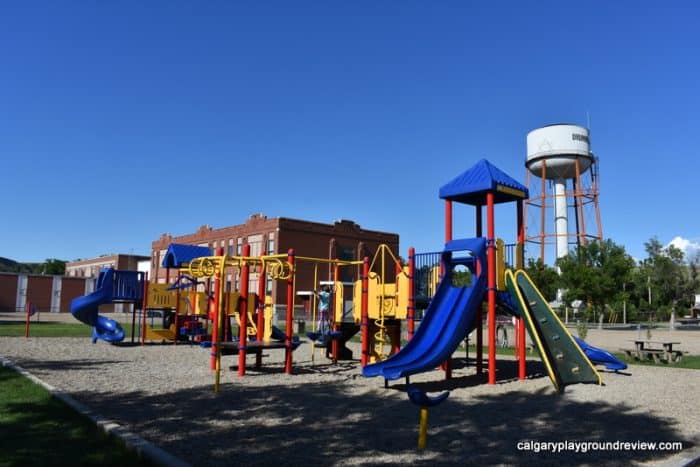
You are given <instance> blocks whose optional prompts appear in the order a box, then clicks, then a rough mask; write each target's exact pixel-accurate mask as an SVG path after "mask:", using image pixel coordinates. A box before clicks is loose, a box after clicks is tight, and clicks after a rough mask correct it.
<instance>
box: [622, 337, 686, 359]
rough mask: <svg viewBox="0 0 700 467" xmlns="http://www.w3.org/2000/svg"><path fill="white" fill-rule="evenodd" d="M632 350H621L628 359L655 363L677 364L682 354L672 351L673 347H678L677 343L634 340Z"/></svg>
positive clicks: (678, 343)
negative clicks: (648, 360)
mask: <svg viewBox="0 0 700 467" xmlns="http://www.w3.org/2000/svg"><path fill="white" fill-rule="evenodd" d="M632 342H634V350H630V349H622V350H623V351H624V352H625V353H626V354H627V356H628V357H634V358H636V359H637V360H647V359H653V360H654V361H655V362H656V363H659V362H660V361H662V360H663V361H665V362H667V363H677V362H680V361H681V358H682V357H683V352H682V351H680V350H677V349H676V350H674V349H673V346H674V345H680V342H677V341H650V340H634V341H632Z"/></svg>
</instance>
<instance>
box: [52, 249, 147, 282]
mask: <svg viewBox="0 0 700 467" xmlns="http://www.w3.org/2000/svg"><path fill="white" fill-rule="evenodd" d="M150 259H151V258H150V257H148V256H140V255H126V254H109V255H102V256H98V257H97V258H90V259H77V260H75V261H69V262H67V263H66V273H65V275H66V276H67V277H97V275H98V274H99V273H100V269H102V268H114V269H121V270H127V271H137V270H138V266H139V262H141V261H149V260H150Z"/></svg>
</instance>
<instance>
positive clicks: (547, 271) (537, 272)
mask: <svg viewBox="0 0 700 467" xmlns="http://www.w3.org/2000/svg"><path fill="white" fill-rule="evenodd" d="M525 272H527V275H528V276H530V279H532V282H534V283H535V285H536V286H537V288H538V289H540V292H541V293H542V296H543V297H544V298H545V299H546V300H547V301H549V302H551V301H552V300H554V299H555V298H556V297H557V289H559V287H560V283H561V280H560V278H559V273H558V272H557V270H556V269H555V268H553V267H551V266H547V265H546V264H544V263H543V262H542V260H541V259H539V258H537V259H533V258H529V259H528V260H527V265H526V266H525Z"/></svg>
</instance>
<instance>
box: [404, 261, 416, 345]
mask: <svg viewBox="0 0 700 467" xmlns="http://www.w3.org/2000/svg"><path fill="white" fill-rule="evenodd" d="M415 277H416V249H415V248H413V247H411V248H409V249H408V309H407V310H406V320H407V321H408V323H407V328H408V329H407V334H408V336H407V337H408V340H409V341H410V340H411V339H412V338H413V334H414V333H415V331H416V321H415V320H416V297H415V294H414V290H413V289H414V287H415V283H414V281H415Z"/></svg>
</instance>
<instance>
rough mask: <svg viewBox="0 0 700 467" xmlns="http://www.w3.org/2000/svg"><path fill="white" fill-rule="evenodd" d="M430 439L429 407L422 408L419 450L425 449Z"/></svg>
mask: <svg viewBox="0 0 700 467" xmlns="http://www.w3.org/2000/svg"><path fill="white" fill-rule="evenodd" d="M427 440H428V408H427V407H421V408H420V426H419V428H418V450H419V451H422V450H423V449H425V444H426V442H427Z"/></svg>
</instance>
